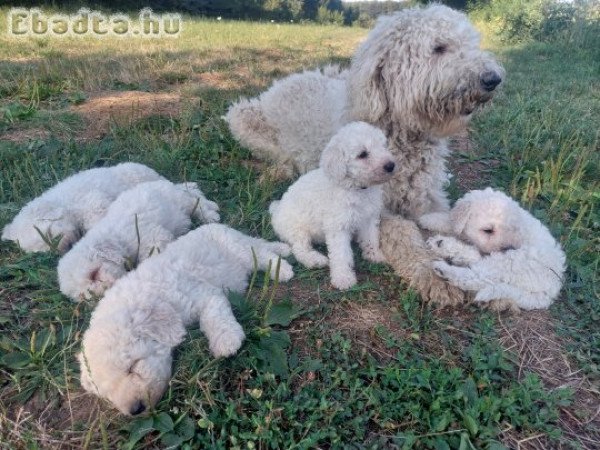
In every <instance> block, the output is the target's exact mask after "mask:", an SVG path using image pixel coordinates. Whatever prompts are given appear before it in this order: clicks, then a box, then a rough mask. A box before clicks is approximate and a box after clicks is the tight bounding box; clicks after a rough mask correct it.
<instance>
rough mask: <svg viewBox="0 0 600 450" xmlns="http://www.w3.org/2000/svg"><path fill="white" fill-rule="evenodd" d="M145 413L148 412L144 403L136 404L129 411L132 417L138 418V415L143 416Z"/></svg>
mask: <svg viewBox="0 0 600 450" xmlns="http://www.w3.org/2000/svg"><path fill="white" fill-rule="evenodd" d="M144 411H146V405H144V403H143V402H142V401H137V402H135V403H134V404H133V406H132V407H131V409H130V410H129V412H130V413H131V415H132V416H137V415H138V414H141V413H143V412H144Z"/></svg>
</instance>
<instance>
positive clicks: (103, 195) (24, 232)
mask: <svg viewBox="0 0 600 450" xmlns="http://www.w3.org/2000/svg"><path fill="white" fill-rule="evenodd" d="M162 179H164V178H163V177H161V176H160V175H159V174H157V173H156V172H155V171H154V170H152V169H150V168H149V167H146V166H144V165H142V164H137V163H122V164H118V165H116V166H114V167H102V168H97V169H90V170H84V171H83V172H79V173H76V174H75V175H72V176H70V177H69V178H66V179H65V180H63V181H61V182H60V183H58V184H57V185H56V186H54V187H52V188H51V189H49V190H47V191H46V192H44V193H43V194H42V195H40V196H39V197H37V198H35V199H33V200H32V201H30V202H29V203H27V204H26V205H25V206H24V207H23V208H22V209H21V211H20V212H19V214H17V216H16V217H15V218H14V219H13V221H12V222H11V223H9V224H8V225H6V226H5V227H4V230H3V232H2V239H3V240H8V241H15V242H17V243H18V244H19V246H20V247H21V248H22V249H23V250H25V251H27V252H44V251H48V250H50V246H49V245H48V242H50V241H53V240H55V239H58V238H59V237H60V241H59V242H58V251H59V252H60V253H64V252H65V251H67V250H68V249H69V248H70V247H71V246H72V245H73V244H74V243H75V242H77V240H78V239H79V238H80V237H81V236H82V235H83V234H84V233H85V232H86V231H87V230H89V229H90V228H91V227H92V226H93V225H94V224H95V223H96V222H98V220H100V219H101V218H102V216H104V213H105V212H106V210H107V208H108V206H109V205H110V204H111V203H112V202H113V201H114V200H115V198H117V196H118V195H119V194H120V193H121V192H123V191H126V190H127V189H131V188H132V187H133V186H135V185H136V184H139V183H143V182H146V181H156V180H162Z"/></svg>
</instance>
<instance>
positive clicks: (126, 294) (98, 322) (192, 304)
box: [78, 224, 293, 415]
mask: <svg viewBox="0 0 600 450" xmlns="http://www.w3.org/2000/svg"><path fill="white" fill-rule="evenodd" d="M289 251H290V249H289V246H287V245H286V244H283V243H281V242H267V241H265V240H263V239H256V238H251V237H249V236H246V235H244V234H242V233H240V232H238V231H235V230H233V229H231V228H228V227H226V226H225V225H221V224H212V225H205V226H202V227H200V228H197V229H196V230H193V231H191V232H189V233H188V234H186V235H184V236H182V237H180V238H179V239H178V240H177V241H175V242H173V243H171V244H169V245H168V246H167V248H166V249H165V250H164V251H163V252H162V253H161V254H160V255H157V256H153V257H152V258H149V259H147V260H146V261H144V262H143V263H142V264H140V265H139V266H138V268H137V269H136V270H134V271H133V272H129V273H128V274H127V275H125V276H124V277H123V278H121V279H119V280H118V281H117V282H116V283H115V284H114V286H113V287H112V288H110V289H109V290H108V291H106V293H105V296H104V298H103V299H102V300H100V302H99V303H98V306H97V308H96V310H95V311H94V312H93V314H92V318H91V321H90V327H89V328H88V330H87V331H86V332H85V334H84V336H83V343H82V344H83V347H82V352H81V353H80V354H79V356H78V358H79V362H80V368H81V384H82V386H83V387H84V388H85V389H86V390H87V391H89V392H92V393H94V394H97V395H99V396H101V397H104V398H106V399H108V400H109V401H111V402H112V403H113V404H114V405H115V406H116V407H117V408H118V409H119V410H120V411H121V412H122V413H123V414H131V415H137V414H140V413H142V412H144V411H145V410H147V409H148V408H149V407H151V406H154V405H155V404H156V402H157V401H158V400H159V399H160V397H161V396H162V394H163V392H164V390H165V388H166V386H167V384H168V383H169V378H170V377H171V352H172V350H173V348H174V347H175V346H177V345H178V344H179V343H180V342H181V341H182V340H183V337H184V334H185V328H184V327H185V326H186V325H190V324H191V323H193V322H196V321H197V322H199V323H200V329H201V330H202V332H203V333H204V334H205V335H206V337H207V338H208V343H209V347H210V350H211V352H212V354H213V355H214V356H216V357H220V356H230V355H233V354H234V353H235V352H237V350H238V349H239V348H240V346H241V345H242V341H243V340H244V337H245V335H244V331H243V330H242V327H241V326H240V324H239V323H238V322H237V321H236V319H235V317H234V315H233V313H232V311H231V307H230V304H229V301H228V299H227V295H226V293H225V291H226V290H232V291H238V292H242V291H244V290H245V289H246V287H247V284H248V281H247V278H248V275H249V274H250V273H252V271H253V270H254V269H255V267H254V265H255V262H256V265H257V267H256V268H257V269H258V270H267V269H270V275H271V277H272V278H274V277H275V275H276V267H277V261H278V259H279V258H280V256H286V255H288V254H289ZM292 276H293V272H292V268H291V266H290V265H289V264H288V263H287V262H286V261H283V260H282V261H281V266H280V272H279V278H280V279H281V280H284V281H287V280H289V279H290V278H291V277H292Z"/></svg>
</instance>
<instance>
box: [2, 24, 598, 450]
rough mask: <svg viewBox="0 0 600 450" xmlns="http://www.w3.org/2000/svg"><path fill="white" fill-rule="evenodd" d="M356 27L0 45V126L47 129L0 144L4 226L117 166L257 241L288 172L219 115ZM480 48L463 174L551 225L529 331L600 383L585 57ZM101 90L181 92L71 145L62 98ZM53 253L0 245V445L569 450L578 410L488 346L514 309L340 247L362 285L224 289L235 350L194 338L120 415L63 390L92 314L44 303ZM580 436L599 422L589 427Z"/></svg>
mask: <svg viewBox="0 0 600 450" xmlns="http://www.w3.org/2000/svg"><path fill="white" fill-rule="evenodd" d="M4 22H5V21H4V20H0V23H2V26H4V25H3V24H4ZM188 22H189V21H188ZM480 27H481V28H483V29H484V32H485V28H486V25H485V24H483V23H482V24H480ZM364 33H365V31H364V30H359V29H348V28H336V27H320V26H313V25H307V26H301V25H280V26H279V25H273V24H249V23H244V22H239V23H234V22H231V23H229V22H225V23H217V22H216V21H202V20H194V21H193V22H191V23H189V26H188V27H186V31H185V33H184V35H183V36H182V38H181V39H180V40H178V41H167V42H164V41H160V42H159V41H157V42H150V43H144V44H141V43H140V42H139V41H135V40H129V41H93V40H89V41H84V42H79V41H69V42H65V41H60V40H53V41H49V40H46V41H22V42H21V41H19V42H8V41H7V40H6V39H5V38H4V37H0V59H2V60H3V61H2V62H1V63H0V75H1V76H0V108H2V109H1V111H2V114H3V115H2V116H0V133H12V132H14V131H15V130H18V131H20V132H23V133H27V132H28V130H29V131H31V130H35V129H38V128H43V129H44V130H46V131H47V132H48V134H47V135H42V136H41V137H40V136H36V137H34V138H32V139H29V140H27V139H26V140H24V141H19V140H15V141H14V142H1V143H0V146H1V147H0V226H2V225H3V224H5V223H6V222H8V221H9V220H10V219H11V218H12V217H13V216H14V215H15V214H16V213H17V211H18V210H19V208H20V207H21V206H22V205H23V204H24V203H26V202H27V201H28V200H29V199H31V198H33V197H35V196H36V195H38V194H40V193H41V192H43V191H44V190H45V189H47V188H48V187H49V186H52V185H53V184H54V183H55V182H56V181H57V180H60V179H62V178H64V177H66V176H67V175H69V174H72V173H74V172H76V171H78V170H82V169H87V168H90V167H95V166H101V165H107V164H114V163H117V162H119V161H126V160H133V161H139V162H142V163H145V164H148V165H149V166H151V167H153V168H155V169H156V170H158V171H159V172H161V173H162V174H164V175H165V176H167V177H169V178H170V179H172V180H174V181H181V180H195V181H198V182H199V183H200V185H201V186H202V189H203V190H204V192H205V193H206V194H207V196H208V197H209V198H211V199H214V200H215V201H217V202H218V203H219V205H220V206H221V209H222V212H223V214H222V217H223V221H224V222H225V223H227V224H229V225H231V226H233V227H235V228H237V229H240V230H242V231H245V232H248V233H250V234H253V235H260V236H263V237H265V238H274V234H273V231H272V229H271V227H270V224H269V220H268V214H267V207H268V204H269V202H270V201H271V200H272V199H273V198H276V197H277V196H279V195H281V193H282V192H283V191H284V190H285V188H286V184H285V183H278V182H274V181H269V180H262V181H261V180H260V175H261V171H262V168H261V167H260V166H258V165H256V164H255V163H254V162H252V161H251V160H250V154H249V152H248V151H247V150H246V149H244V148H241V147H240V146H239V145H238V144H237V143H236V142H235V140H234V139H233V138H232V136H231V135H230V134H229V132H228V130H227V127H226V125H225V123H224V122H223V121H221V120H220V118H219V117H220V116H221V115H222V114H223V112H224V111H225V109H226V107H227V104H228V102H229V101H231V100H232V99H234V98H236V97H237V96H239V95H240V94H243V93H246V94H249V93H254V92H258V91H260V90H261V89H263V88H264V87H265V86H267V85H268V83H269V82H270V80H271V79H272V78H276V77H279V76H282V75H284V74H286V73H290V72H293V71H297V70H300V69H301V68H302V67H304V66H306V67H312V66H316V65H319V64H323V63H326V62H330V61H334V62H342V63H344V62H346V61H347V60H348V58H349V56H350V55H351V54H352V51H353V49H354V47H355V46H356V44H357V42H358V40H359V39H360V38H361V37H362V36H364ZM486 39H487V40H486V43H487V44H486V45H487V46H489V47H491V49H492V50H493V51H495V52H496V53H497V54H498V55H499V56H500V58H501V59H502V61H503V63H504V64H505V66H506V68H507V73H508V78H507V81H506V85H505V86H504V88H503V89H502V92H501V94H500V95H499V96H498V98H497V100H495V101H494V105H492V106H491V107H490V108H488V109H487V111H485V113H483V114H481V115H479V116H478V118H477V119H476V121H475V123H474V126H473V128H474V131H473V133H472V136H471V137H472V140H473V141H474V142H475V144H476V146H477V148H478V156H477V158H478V159H479V160H483V161H491V160H494V161H499V166H498V169H497V170H494V171H493V172H489V173H488V175H489V176H488V179H482V180H481V183H482V185H485V184H488V183H489V184H492V185H494V186H497V187H500V188H503V189H504V190H506V191H507V192H508V193H510V194H511V195H513V196H515V197H516V198H517V199H519V200H520V201H522V202H523V204H524V205H525V206H526V207H528V208H530V209H531V210H532V211H533V212H534V213H535V214H536V215H538V216H539V217H540V218H541V219H542V220H543V221H544V222H545V223H548V224H549V226H550V227H551V229H552V231H553V232H554V233H555V235H557V236H560V237H561V242H562V244H563V246H564V247H565V250H566V251H567V254H568V257H569V272H568V277H567V280H566V284H565V289H564V295H563V298H562V299H561V301H560V302H558V303H557V304H556V305H555V306H553V307H552V309H551V314H552V316H553V317H554V318H555V320H554V322H553V323H556V324H557V330H556V331H557V332H558V333H559V335H558V336H557V335H555V334H554V333H552V334H551V335H550V336H546V337H549V338H551V339H556V340H560V341H561V342H563V340H564V342H565V346H566V347H567V350H568V352H569V353H568V354H565V357H570V358H572V361H573V364H574V365H573V367H574V369H573V370H576V369H582V370H583V371H584V373H585V374H587V377H588V378H589V379H590V380H592V382H596V383H597V380H598V371H599V364H600V356H599V352H598V348H599V344H600V333H599V331H598V330H600V327H599V326H598V322H599V320H600V317H599V316H600V306H599V304H598V295H597V286H598V285H600V284H599V283H598V282H599V281H600V280H598V254H599V250H600V241H599V238H598V228H599V224H600V220H599V217H598V198H599V196H600V192H599V186H598V180H599V175H600V174H599V173H598V170H599V169H598V167H599V165H598V163H599V161H598V153H599V152H598V127H597V123H598V121H599V119H600V117H599V110H600V98H599V96H598V93H599V92H598V88H599V85H598V78H597V75H598V65H597V61H599V59H598V58H597V54H596V55H595V54H594V53H593V51H594V50H590V49H588V48H577V47H576V46H574V45H572V44H571V45H569V44H568V43H565V44H561V45H557V44H540V43H529V44H526V43H524V44H518V45H516V44H515V45H506V44H501V43H500V42H498V41H496V40H495V39H494V38H493V36H492V34H491V33H489V32H487V33H486ZM594 61H596V62H594ZM594 64H595V65H594ZM204 75H205V76H204ZM97 90H114V91H122V90H144V91H149V92H178V93H180V94H181V96H182V98H183V100H184V102H183V106H182V109H181V112H180V113H179V114H177V115H174V116H168V117H167V116H161V117H159V116H155V115H151V116H149V117H144V118H140V120H137V121H135V122H134V123H133V124H131V125H129V126H123V125H119V124H118V123H116V124H114V126H112V127H111V128H110V130H108V133H107V134H106V135H105V136H104V137H103V138H102V139H101V140H81V139H79V133H80V132H81V130H83V129H84V128H85V127H86V126H89V125H86V124H85V123H84V122H82V120H81V119H80V118H79V117H78V116H77V114H76V113H73V110H72V109H71V105H74V104H82V105H86V104H88V103H89V101H90V100H89V99H90V98H93V95H95V94H94V91H97ZM6 111H8V113H7V112H6ZM7 114H8V115H7ZM50 122H53V125H52V126H51V125H50ZM457 189H458V188H457V187H456V186H454V190H455V191H456V190H457ZM461 193H462V192H455V194H456V195H460V194H461ZM56 263H57V257H56V256H55V255H52V254H39V255H37V254H34V255H26V254H23V253H21V252H20V251H19V250H18V249H17V248H16V247H15V246H13V245H11V244H8V243H5V242H2V243H1V244H0V336H1V337H0V442H2V443H3V444H6V445H7V446H8V447H9V448H57V447H60V446H62V447H64V448H117V447H121V448H142V447H146V448H152V447H157V446H158V447H169V446H172V447H176V446H179V447H181V448H240V449H241V448H249V449H251V448H264V449H266V448H306V449H308V448H432V449H446V448H460V449H471V448H482V449H496V450H497V449H501V448H505V447H503V445H505V446H513V447H514V446H516V444H515V442H516V441H518V440H520V439H525V441H524V443H523V444H522V446H523V447H522V448H530V447H527V445H534V444H535V445H537V446H538V448H556V447H559V446H566V447H570V446H571V447H577V445H578V444H577V442H576V439H575V437H574V436H573V435H571V434H569V430H568V429H566V428H565V427H564V425H563V421H562V420H561V417H563V416H564V414H565V413H564V411H565V410H566V411H568V413H569V414H571V415H572V416H573V417H580V416H579V414H584V413H585V412H586V411H589V410H586V409H585V407H584V406H582V405H580V404H578V403H577V402H574V401H573V400H571V399H573V398H575V399H577V398H579V397H578V395H579V394H578V393H577V392H574V391H572V390H570V389H565V388H564V387H562V388H561V387H558V388H557V387H556V386H555V385H552V384H549V383H547V382H546V380H544V378H543V377H541V376H540V375H539V374H536V373H532V372H531V371H530V370H529V369H528V367H527V365H526V364H525V366H524V363H523V361H522V360H520V359H519V352H518V349H517V351H515V350H507V349H505V348H504V347H503V340H502V336H501V334H502V327H501V325H505V326H508V327H509V328H510V326H511V324H512V325H513V326H515V327H518V326H519V323H520V322H519V321H520V320H521V319H520V318H511V317H506V316H502V317H499V316H496V315H493V314H490V313H486V312H483V311H480V310H478V309H475V308H470V307H464V308H460V309H458V310H456V311H435V310H432V309H430V308H429V307H427V306H423V305H422V304H421V302H420V300H419V299H418V298H417V297H416V295H415V294H414V293H413V292H411V291H410V290H408V289H407V288H406V286H405V285H404V284H403V283H402V282H401V281H400V280H399V279H398V278H397V277H396V276H395V275H394V274H393V273H392V271H391V270H390V269H388V268H387V267H385V266H383V265H373V264H369V263H367V262H365V261H362V260H360V258H359V257H358V255H357V266H358V271H359V281H360V283H359V285H358V286H357V287H356V288H354V289H352V290H351V291H349V292H346V293H342V292H338V291H333V290H331V289H330V287H329V285H328V275H327V273H326V271H323V270H317V271H311V270H306V269H302V268H301V267H299V266H296V267H295V269H296V273H297V276H296V279H295V280H294V281H292V282H291V283H288V284H281V285H279V286H273V285H270V284H268V283H267V282H266V281H265V280H264V278H263V276H262V274H258V275H257V277H256V279H255V280H254V283H253V288H252V289H251V290H250V292H249V293H248V295H247V296H243V297H240V296H233V297H232V298H231V300H232V303H233V306H234V310H235V313H236V316H237V317H238V318H239V320H240V321H241V323H242V324H243V326H244V329H245V330H246V332H247V335H248V340H247V342H246V344H245V345H244V347H243V348H242V350H241V351H240V353H239V354H238V355H236V356H235V357H233V358H230V359H227V360H214V359H213V358H212V357H211V356H210V355H209V353H208V349H207V345H206V340H205V338H204V337H203V336H202V334H201V333H200V331H199V330H198V329H194V328H192V329H190V330H189V333H188V337H187V339H186V340H185V343H184V344H182V345H181V346H180V347H179V348H178V349H177V351H176V353H175V363H174V376H173V380H172V382H171V384H170V387H169V389H168V391H167V393H166V394H165V396H164V397H163V400H162V401H161V402H160V403H159V404H158V405H157V407H156V410H155V411H153V412H152V414H151V415H150V416H149V417H146V418H141V419H134V420H128V419H125V418H122V417H120V416H118V415H117V414H116V413H115V412H114V410H113V409H112V408H110V406H109V405H106V404H104V403H103V402H98V401H96V400H95V399H93V398H91V397H89V396H87V395H85V394H83V392H82V390H81V388H80V386H79V382H78V367H77V364H76V360H75V354H76V352H77V351H78V349H79V342H80V338H81V334H82V332H83V331H84V330H85V328H86V327H87V322H88V320H89V317H90V313H91V311H92V309H93V306H94V305H93V304H80V305H74V304H72V303H70V302H69V301H68V300H67V299H66V298H65V297H63V296H62V295H61V294H60V293H59V291H58V287H57V281H56V271H55V268H56ZM531 339H535V336H531ZM543 356H544V355H542V356H541V357H543ZM596 386H597V384H596ZM596 389H597V388H596ZM590 395H591V394H590ZM592 399H596V400H595V401H596V402H597V397H592ZM587 419H589V417H584V418H582V420H587ZM571 425H572V424H571ZM586 427H587V428H586V429H587V432H588V433H590V436H593V433H594V432H596V433H597V432H598V428H597V427H598V425H597V422H594V421H593V422H591V423H590V424H588V425H587V426H586ZM529 438H531V439H529ZM540 446H541V447H540ZM579 446H580V447H582V445H581V444H579ZM532 448H533V447H532ZM583 448H585V447H583ZM588 448H592V447H588Z"/></svg>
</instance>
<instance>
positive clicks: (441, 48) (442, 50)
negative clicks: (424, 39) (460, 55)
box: [433, 44, 448, 55]
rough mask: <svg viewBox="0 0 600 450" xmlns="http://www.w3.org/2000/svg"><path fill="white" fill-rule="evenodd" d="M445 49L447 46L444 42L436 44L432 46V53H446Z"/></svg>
mask: <svg viewBox="0 0 600 450" xmlns="http://www.w3.org/2000/svg"><path fill="white" fill-rule="evenodd" d="M447 50H448V46H447V45H445V44H438V45H436V46H435V47H433V53H435V54H436V55H443V54H444V53H446V51H447Z"/></svg>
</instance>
